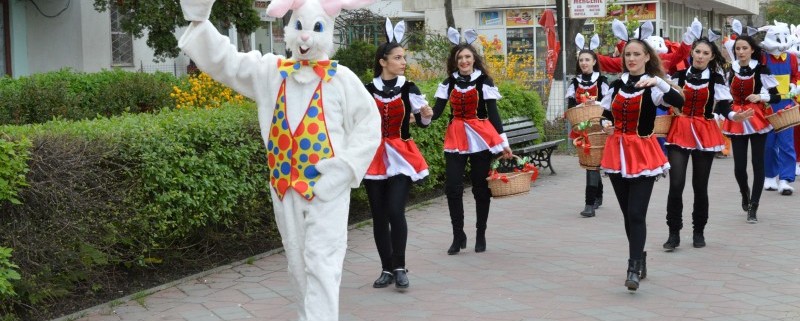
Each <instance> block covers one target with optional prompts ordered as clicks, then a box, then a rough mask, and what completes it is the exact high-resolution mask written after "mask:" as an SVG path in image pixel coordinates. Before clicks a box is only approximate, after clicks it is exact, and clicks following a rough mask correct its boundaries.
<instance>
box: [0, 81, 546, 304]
mask: <svg viewBox="0 0 800 321" xmlns="http://www.w3.org/2000/svg"><path fill="white" fill-rule="evenodd" d="M437 83H438V82H437V81H431V82H424V83H420V84H419V86H420V88H421V89H422V91H423V92H424V93H426V94H427V97H428V98H429V100H430V101H431V102H433V100H434V98H433V94H434V92H435V90H436V86H437ZM500 91H501V93H502V94H503V95H504V97H505V98H504V99H502V100H500V103H499V107H500V110H501V113H502V115H503V117H510V116H514V115H526V116H529V117H532V118H534V119H535V120H536V121H537V124H540V123H541V121H542V119H543V116H544V111H543V110H542V108H541V103H540V102H539V100H538V97H537V96H536V95H535V94H533V93H531V92H526V91H523V90H522V88H521V87H519V86H515V85H510V84H502V85H500ZM445 116H447V114H446V115H445ZM446 119H447V118H446V117H443V118H442V119H440V120H438V121H436V122H435V123H433V124H432V125H431V126H430V127H428V128H414V129H413V131H414V132H413V135H414V137H415V141H416V142H417V145H418V146H419V147H420V149H421V151H422V153H423V154H424V155H425V157H426V159H427V160H428V163H429V165H430V169H431V173H432V174H431V176H430V178H429V179H428V180H426V181H425V182H424V183H423V184H420V185H417V186H416V187H415V188H414V189H413V193H414V194H415V195H429V194H432V192H439V191H441V184H442V182H443V179H444V171H443V167H444V159H443V152H442V141H443V135H444V129H445V126H446V123H447V121H446ZM257 122H258V120H257V115H256V110H255V108H253V106H252V105H245V106H228V107H226V108H222V109H215V110H195V111H186V110H164V111H162V112H160V113H157V114H154V115H153V114H138V115H125V116H122V117H112V118H107V119H106V118H102V119H95V120H92V121H78V122H70V121H63V120H58V121H52V122H48V123H45V124H39V125H28V126H5V127H3V126H0V131H2V132H6V133H8V135H10V136H11V137H17V138H19V137H27V138H29V139H30V140H31V142H32V147H31V149H30V150H31V153H30V154H31V158H30V161H29V165H30V169H31V170H30V172H29V173H28V175H27V183H28V184H29V186H28V187H26V188H23V189H22V190H21V191H20V193H19V199H20V200H21V201H22V203H23V204H22V205H18V206H10V205H9V204H8V202H5V203H0V206H4V207H3V208H2V210H3V213H7V214H3V215H0V229H2V230H3V231H8V232H7V233H0V245H6V246H7V247H8V244H13V245H14V246H13V247H14V253H15V256H14V257H15V263H16V264H17V265H18V266H19V272H20V274H21V276H22V278H21V280H11V284H12V285H13V286H14V289H15V290H16V292H17V294H18V296H17V298H16V299H15V300H13V301H12V302H0V311H2V310H3V309H5V310H11V309H12V307H13V308H16V312H15V313H17V314H19V315H21V316H22V318H30V319H45V318H49V317H54V316H55V315H50V314H52V312H48V311H50V310H52V309H51V307H54V306H58V304H60V303H62V302H63V301H64V300H84V301H89V302H87V303H86V304H85V306H84V307H86V306H90V305H92V304H97V303H99V302H91V300H92V298H95V297H96V298H103V297H106V298H107V296H108V293H107V292H106V291H111V290H114V288H112V286H113V285H115V283H114V282H117V283H124V282H129V281H128V279H127V278H128V276H130V275H131V274H142V273H145V272H146V271H151V270H155V271H157V270H158V269H168V268H167V266H170V267H171V266H174V265H186V264H189V265H191V264H194V265H202V264H203V262H205V261H208V260H209V259H208V256H212V255H213V253H216V252H224V251H226V250H228V251H239V252H242V253H243V255H245V257H246V256H248V255H251V254H248V252H250V253H252V254H255V253H261V252H264V251H266V250H268V249H269V248H271V247H273V246H279V244H280V243H279V236H278V233H277V230H276V228H275V225H274V220H273V217H272V210H271V204H270V201H269V200H270V196H269V190H268V186H269V184H268V169H267V166H266V156H265V155H266V154H265V150H264V146H263V141H262V138H261V135H260V130H259V126H258V123H257ZM352 209H353V210H352V211H351V222H353V221H354V220H363V219H365V218H368V217H369V215H368V214H366V213H365V212H364V210H365V209H367V201H366V195H365V193H364V191H363V189H356V190H354V193H353V201H352ZM357 214H358V215H360V216H354V215H357ZM253 244H258V245H259V246H254V247H251V248H247V246H249V245H253ZM48 313H50V314H48Z"/></svg>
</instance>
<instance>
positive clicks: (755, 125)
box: [722, 103, 772, 135]
mask: <svg viewBox="0 0 800 321" xmlns="http://www.w3.org/2000/svg"><path fill="white" fill-rule="evenodd" d="M748 109H752V110H754V113H753V117H750V118H748V119H746V120H744V121H743V122H741V123H740V122H735V121H732V120H729V119H727V118H725V121H723V123H722V132H723V133H724V134H725V135H752V134H765V133H768V132H769V131H770V130H772V124H770V123H769V121H768V120H767V116H768V115H771V114H772V108H771V107H767V106H764V103H747V104H744V105H739V104H733V105H732V106H731V110H733V111H735V112H737V113H738V112H742V111H745V110H748Z"/></svg>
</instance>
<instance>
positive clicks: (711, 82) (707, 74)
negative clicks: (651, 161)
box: [664, 37, 752, 252]
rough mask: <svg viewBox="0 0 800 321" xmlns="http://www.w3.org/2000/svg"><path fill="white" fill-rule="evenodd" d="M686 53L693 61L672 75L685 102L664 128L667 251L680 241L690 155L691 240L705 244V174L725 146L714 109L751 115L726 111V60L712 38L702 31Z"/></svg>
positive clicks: (746, 114) (730, 115) (729, 115)
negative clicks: (724, 69) (665, 134)
mask: <svg viewBox="0 0 800 321" xmlns="http://www.w3.org/2000/svg"><path fill="white" fill-rule="evenodd" d="M691 57H692V65H691V66H690V67H689V68H687V69H685V70H681V71H679V72H677V73H676V74H675V75H674V77H673V80H675V81H676V82H677V83H678V86H679V87H681V88H682V90H683V96H684V97H685V99H686V102H685V103H684V104H683V108H675V111H676V113H677V116H676V117H675V118H674V119H673V120H672V126H671V127H670V129H669V133H668V134H667V142H666V145H667V157H668V158H669V163H670V165H671V166H672V169H671V170H670V174H669V195H668V196H667V226H668V227H669V238H668V239H667V242H665V243H664V249H665V250H666V251H667V252H670V251H673V250H675V248H676V247H678V246H679V245H680V230H681V228H683V219H682V212H683V188H684V186H685V185H686V168H687V167H688V164H689V158H691V159H692V187H693V190H694V206H693V210H692V226H693V240H692V241H693V242H692V243H693V246H694V247H696V248H700V247H704V246H705V245H706V243H705V236H704V234H703V232H704V230H705V227H706V223H707V222H708V179H709V176H710V174H711V164H712V163H713V161H714V156H715V154H716V153H717V152H719V151H721V150H722V149H723V148H725V140H724V138H723V137H722V132H721V131H720V130H719V125H718V124H717V121H716V119H715V117H714V113H716V114H719V115H721V116H723V117H725V118H728V119H731V120H736V121H741V120H742V119H745V118H747V117H749V115H752V112H742V113H737V112H732V111H731V108H730V103H731V100H732V98H731V94H730V89H729V88H728V85H727V83H726V81H725V79H724V76H723V74H722V66H723V65H724V63H725V60H724V59H723V58H722V54H721V53H720V51H719V48H717V45H716V44H714V42H712V41H710V40H709V39H708V38H706V37H702V38H700V39H697V40H696V41H695V42H694V43H693V44H692V53H691Z"/></svg>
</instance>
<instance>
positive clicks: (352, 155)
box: [178, 0, 381, 321]
mask: <svg viewBox="0 0 800 321" xmlns="http://www.w3.org/2000/svg"><path fill="white" fill-rule="evenodd" d="M372 1H373V0H350V1H347V0H342V1H337V0H325V1H322V0H273V1H272V3H271V4H270V5H269V7H268V8H267V14H269V15H271V16H273V17H281V16H283V15H285V14H286V12H287V11H288V10H292V17H291V19H290V21H289V24H288V25H287V26H286V28H285V31H286V42H287V46H288V47H289V48H290V49H291V50H292V58H293V59H286V58H285V57H283V56H278V55H274V54H266V55H261V53H259V52H258V51H252V52H249V53H240V52H237V50H236V47H235V46H234V45H232V44H231V43H230V41H229V39H228V38H227V37H225V36H222V35H220V34H219V32H217V29H216V28H215V27H214V26H213V25H212V24H211V22H209V21H208V17H209V14H210V12H211V6H212V5H213V3H214V0H181V7H182V9H183V12H184V17H185V18H186V20H189V21H192V23H191V25H190V26H189V28H188V29H187V30H186V32H185V33H184V34H183V36H182V37H181V38H180V40H179V42H178V45H179V47H181V49H183V51H184V52H185V53H186V54H187V55H188V56H190V57H191V58H192V59H193V60H194V61H195V62H196V63H197V66H198V67H199V68H200V69H201V70H203V71H204V72H206V73H208V74H209V75H211V76H212V77H213V78H215V79H217V80H219V81H221V82H223V83H225V84H226V85H228V86H230V87H232V88H233V89H235V90H236V91H238V92H239V93H241V94H243V95H245V96H247V97H250V98H252V99H253V100H255V101H256V103H257V105H258V119H259V123H260V126H261V135H262V137H263V139H264V144H265V145H266V146H267V155H268V161H269V165H270V171H271V173H270V174H271V175H270V185H271V186H270V187H271V188H270V191H271V195H272V204H273V208H274V210H275V220H276V222H277V224H278V230H279V231H280V233H281V238H282V242H283V246H284V249H285V250H286V257H287V259H288V263H289V268H288V270H289V274H290V276H291V281H292V283H293V285H294V286H295V290H296V294H297V296H298V301H297V305H298V312H299V313H298V314H299V320H301V321H305V320H314V321H320V320H338V316H339V285H340V283H341V275H342V265H343V262H344V256H345V252H346V249H347V218H348V211H349V205H350V191H349V189H350V188H356V187H358V185H359V183H360V181H361V178H362V177H363V176H364V173H365V172H366V170H367V167H368V166H369V164H370V161H371V160H372V155H374V154H375V151H376V149H377V147H378V144H379V143H380V139H381V138H380V134H381V132H380V130H376V129H378V128H380V121H381V119H380V116H379V115H378V112H377V107H376V106H375V100H374V99H373V98H372V97H371V96H370V95H369V93H368V92H367V91H366V89H365V88H364V86H363V85H362V84H361V81H360V80H359V79H358V77H357V76H356V75H355V74H354V73H353V72H352V71H350V70H349V69H348V68H346V67H344V66H340V65H338V64H337V63H336V62H335V61H329V60H328V52H329V51H330V50H331V49H332V47H333V41H332V39H333V28H334V24H333V22H334V19H335V17H336V16H337V15H338V14H339V11H340V10H341V9H342V8H344V9H355V8H358V7H362V6H364V5H367V4H369V3H371V2H372ZM295 59H296V60H295Z"/></svg>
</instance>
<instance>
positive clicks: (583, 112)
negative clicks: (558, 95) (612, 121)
mask: <svg viewBox="0 0 800 321" xmlns="http://www.w3.org/2000/svg"><path fill="white" fill-rule="evenodd" d="M601 116H603V107H601V106H600V105H598V104H597V103H596V102H595V103H593V104H587V103H584V104H580V105H578V106H575V107H573V108H570V109H567V111H566V112H564V117H566V118H567V120H568V121H569V123H570V124H572V125H576V124H579V123H581V122H584V121H587V120H590V119H593V118H599V117H601Z"/></svg>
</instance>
